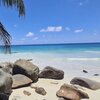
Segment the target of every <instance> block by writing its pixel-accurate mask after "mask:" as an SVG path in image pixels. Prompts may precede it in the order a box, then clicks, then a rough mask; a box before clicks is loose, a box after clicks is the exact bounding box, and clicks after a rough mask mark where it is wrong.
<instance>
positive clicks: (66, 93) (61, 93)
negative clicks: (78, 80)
mask: <svg viewBox="0 0 100 100" xmlns="http://www.w3.org/2000/svg"><path fill="white" fill-rule="evenodd" d="M56 95H57V96H58V97H62V98H64V99H65V100H81V99H84V98H87V99H88V98H89V97H88V94H87V93H84V92H82V91H80V90H78V89H77V88H75V87H74V86H71V85H68V84H63V85H62V86H61V87H60V90H58V91H57V93H56Z"/></svg>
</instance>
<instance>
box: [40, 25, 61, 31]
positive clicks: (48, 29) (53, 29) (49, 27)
mask: <svg viewBox="0 0 100 100" xmlns="http://www.w3.org/2000/svg"><path fill="white" fill-rule="evenodd" d="M60 31H62V26H48V27H47V28H46V29H41V30H40V32H60Z"/></svg>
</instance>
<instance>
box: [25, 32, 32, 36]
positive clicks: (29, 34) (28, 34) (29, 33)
mask: <svg viewBox="0 0 100 100" xmlns="http://www.w3.org/2000/svg"><path fill="white" fill-rule="evenodd" d="M33 36H34V33H32V32H28V33H27V34H26V37H33Z"/></svg>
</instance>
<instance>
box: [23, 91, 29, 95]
mask: <svg viewBox="0 0 100 100" xmlns="http://www.w3.org/2000/svg"><path fill="white" fill-rule="evenodd" d="M23 93H24V94H25V95H27V96H30V95H31V93H30V92H28V91H26V90H24V91H23Z"/></svg>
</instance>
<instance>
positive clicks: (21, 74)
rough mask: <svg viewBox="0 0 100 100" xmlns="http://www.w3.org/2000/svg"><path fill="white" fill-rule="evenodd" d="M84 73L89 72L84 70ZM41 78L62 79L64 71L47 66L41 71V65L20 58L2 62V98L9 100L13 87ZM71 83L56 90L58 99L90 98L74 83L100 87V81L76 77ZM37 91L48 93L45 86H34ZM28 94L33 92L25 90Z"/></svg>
mask: <svg viewBox="0 0 100 100" xmlns="http://www.w3.org/2000/svg"><path fill="white" fill-rule="evenodd" d="M83 72H84V73H88V72H87V71H86V70H83ZM39 78H45V79H55V80H60V79H63V78H64V71H63V70H59V69H56V68H54V67H50V66H47V67H45V68H44V69H43V70H42V71H41V72H40V70H39V67H38V66H36V65H34V64H33V63H32V62H30V59H29V60H24V59H19V60H17V61H16V62H15V63H13V64H12V63H8V62H5V63H0V100H8V99H9V95H10V94H11V92H12V89H15V88H21V87H24V86H29V85H30V84H31V83H33V84H34V82H37V81H38V79H39ZM70 83H71V84H72V85H69V84H63V85H62V86H61V87H60V89H59V90H58V91H57V92H56V95H57V97H59V99H58V100H81V99H84V98H86V99H88V98H89V96H88V94H87V93H85V92H83V90H82V89H81V88H80V89H81V90H80V89H78V88H76V87H75V86H74V85H75V84H76V85H80V86H82V87H86V88H89V89H92V90H97V89H100V83H99V82H95V81H93V80H90V79H87V78H82V77H75V78H73V79H72V80H71V81H70ZM51 84H55V85H58V82H51ZM31 88H34V89H35V92H36V93H38V94H40V95H46V94H47V91H45V89H44V88H43V87H32V86H31ZM23 93H24V94H25V95H27V96H30V95H31V93H30V92H28V91H26V90H25V91H23Z"/></svg>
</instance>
